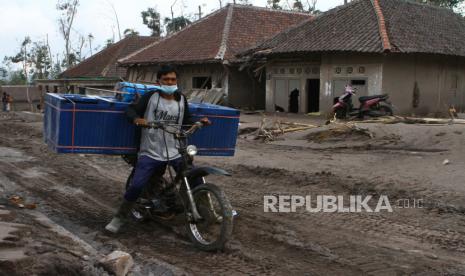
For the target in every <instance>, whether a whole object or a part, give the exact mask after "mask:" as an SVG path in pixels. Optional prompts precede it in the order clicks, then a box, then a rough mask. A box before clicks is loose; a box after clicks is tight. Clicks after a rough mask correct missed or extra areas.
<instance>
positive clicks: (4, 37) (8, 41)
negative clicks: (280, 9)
mask: <svg viewBox="0 0 465 276" xmlns="http://www.w3.org/2000/svg"><path fill="white" fill-rule="evenodd" d="M175 1H176V0H131V1H128V0H80V5H79V8H78V13H77V15H76V18H75V24H74V36H73V38H74V41H76V38H77V35H78V34H83V35H85V36H86V37H87V35H88V34H89V33H92V35H93V36H94V37H95V39H94V41H93V42H92V44H93V45H92V46H93V48H95V46H98V45H104V43H105V41H106V40H107V39H108V38H112V37H113V33H114V35H115V38H116V40H118V34H117V28H116V20H115V15H114V12H113V10H112V8H111V6H112V5H113V6H114V8H115V10H116V12H117V14H118V17H119V22H120V28H121V32H123V31H124V30H125V29H127V28H133V29H135V30H136V31H138V32H139V33H140V34H141V35H150V30H149V29H148V28H147V27H146V26H145V25H143V24H142V19H141V15H140V13H141V11H143V10H145V9H147V8H148V7H156V8H157V10H158V11H159V12H160V13H161V16H162V18H164V17H169V16H170V15H171V12H170V6H171V3H174V2H175ZM222 2H223V5H225V4H226V3H228V2H232V0H231V1H228V0H223V1H222ZM249 2H250V3H253V4H254V5H256V6H262V7H264V6H266V2H267V1H266V0H250V1H249ZM282 2H283V3H286V0H282ZM288 2H289V3H290V4H292V3H293V0H288ZM303 2H304V3H305V2H306V1H303ZM343 2H344V1H343V0H319V1H318V2H317V9H319V10H322V11H325V10H328V9H330V8H332V7H335V6H337V5H340V4H342V3H343ZM56 3H57V1H56V0H0V59H2V60H3V57H4V56H11V55H14V54H16V53H17V52H19V45H20V43H21V41H22V40H23V39H24V37H25V36H30V37H31V39H32V41H38V40H45V38H46V36H47V34H48V36H49V41H50V44H51V48H52V52H53V53H57V52H60V53H62V52H63V45H64V43H63V39H62V38H61V37H60V34H59V32H58V22H57V20H58V17H59V13H58V12H57V10H56V8H55V7H56ZM199 5H200V6H201V8H202V13H203V15H206V14H208V13H211V12H212V11H214V10H216V9H218V8H219V6H220V4H219V0H177V1H176V3H175V5H174V7H173V10H174V13H175V16H179V15H182V14H184V15H190V16H192V15H193V14H194V13H198V6H199ZM83 52H84V55H85V56H89V53H90V50H89V47H88V46H87V47H86V48H85V51H83Z"/></svg>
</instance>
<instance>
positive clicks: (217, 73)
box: [128, 64, 265, 109]
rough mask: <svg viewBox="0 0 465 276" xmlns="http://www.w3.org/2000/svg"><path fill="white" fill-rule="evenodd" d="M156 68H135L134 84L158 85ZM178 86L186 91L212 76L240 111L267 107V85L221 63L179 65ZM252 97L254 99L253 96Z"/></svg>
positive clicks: (214, 84)
mask: <svg viewBox="0 0 465 276" xmlns="http://www.w3.org/2000/svg"><path fill="white" fill-rule="evenodd" d="M158 70H159V67H157V66H140V67H132V68H130V69H129V70H128V80H129V81H131V82H141V81H142V82H155V81H156V73H157V71H158ZM176 70H177V71H178V73H179V80H178V84H179V86H180V87H181V88H182V89H183V90H190V89H192V88H193V87H192V84H193V81H192V79H193V78H194V77H211V78H212V87H218V88H224V90H225V94H226V96H227V104H228V105H231V106H233V107H238V108H249V109H255V108H264V102H265V96H264V95H265V85H264V82H263V81H262V83H260V82H259V81H257V80H254V79H253V78H251V77H250V76H249V75H248V73H247V71H246V70H243V71H239V70H238V67H236V66H223V65H221V64H199V65H178V66H177V67H176ZM251 95H252V96H251Z"/></svg>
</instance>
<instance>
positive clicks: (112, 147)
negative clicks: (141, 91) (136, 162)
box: [44, 93, 136, 154]
mask: <svg viewBox="0 0 465 276" xmlns="http://www.w3.org/2000/svg"><path fill="white" fill-rule="evenodd" d="M45 104H46V106H45V116H44V138H45V142H46V143H47V144H48V146H49V147H50V148H51V149H52V150H54V151H55V152H58V153H97V154H129V153H134V152H135V151H136V147H135V145H136V141H135V127H134V125H132V124H130V123H129V121H128V120H127V119H126V115H125V114H124V112H125V110H126V108H127V106H128V103H124V102H119V101H117V100H115V99H112V98H109V97H97V96H83V95H71V94H66V95H59V94H53V93H49V94H47V95H46V96H45Z"/></svg>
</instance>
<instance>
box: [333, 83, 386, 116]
mask: <svg viewBox="0 0 465 276" xmlns="http://www.w3.org/2000/svg"><path fill="white" fill-rule="evenodd" d="M354 95H356V89H354V88H352V87H350V86H346V89H345V92H344V94H342V96H340V97H335V98H334V100H333V104H334V105H333V114H335V116H336V118H337V119H345V118H347V117H351V116H357V117H358V118H360V119H363V117H364V116H370V117H381V116H392V115H393V112H392V104H391V103H390V102H389V101H388V98H389V95H387V94H382V95H374V96H362V97H359V98H358V100H359V102H360V106H359V107H358V108H355V107H354V105H353V103H352V96H354Z"/></svg>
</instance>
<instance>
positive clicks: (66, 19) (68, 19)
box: [56, 0, 79, 67]
mask: <svg viewBox="0 0 465 276" xmlns="http://www.w3.org/2000/svg"><path fill="white" fill-rule="evenodd" d="M78 5H79V0H58V3H57V6H56V7H57V9H58V10H59V11H60V12H61V15H60V18H59V19H58V23H59V26H60V33H61V35H62V36H63V38H64V40H65V53H66V56H65V61H66V66H67V67H70V66H71V30H72V27H73V23H74V18H75V16H76V13H77V7H78Z"/></svg>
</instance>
